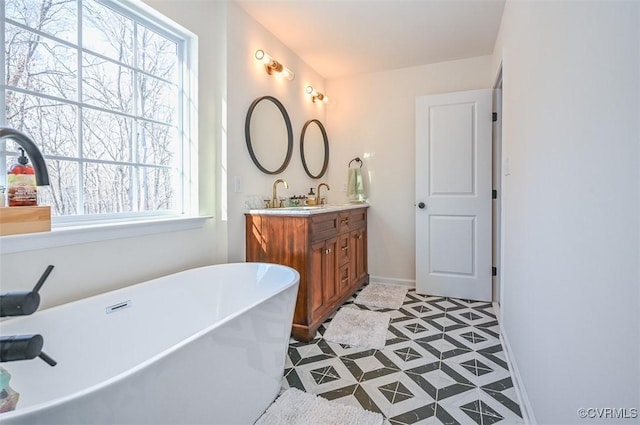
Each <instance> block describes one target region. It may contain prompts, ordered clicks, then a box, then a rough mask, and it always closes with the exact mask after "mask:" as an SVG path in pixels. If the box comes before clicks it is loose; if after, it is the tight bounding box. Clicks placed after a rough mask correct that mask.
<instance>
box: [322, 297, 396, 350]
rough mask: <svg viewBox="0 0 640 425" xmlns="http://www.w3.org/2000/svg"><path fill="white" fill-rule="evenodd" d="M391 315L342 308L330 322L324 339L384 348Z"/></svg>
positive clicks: (364, 346) (358, 345) (357, 345)
mask: <svg viewBox="0 0 640 425" xmlns="http://www.w3.org/2000/svg"><path fill="white" fill-rule="evenodd" d="M390 320H391V316H390V315H389V314H388V313H381V312H379V311H369V310H359V309H356V308H350V307H345V308H341V309H340V310H339V311H338V312H337V313H336V315H335V316H334V318H333V319H332V320H331V322H330V323H329V327H328V328H327V330H326V331H325V333H324V339H326V340H327V341H331V342H337V343H338V344H346V345H353V346H356V347H363V348H377V349H380V350H381V349H383V348H384V344H385V341H386V339H387V328H388V327H389V321H390Z"/></svg>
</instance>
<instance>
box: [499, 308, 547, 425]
mask: <svg viewBox="0 0 640 425" xmlns="http://www.w3.org/2000/svg"><path fill="white" fill-rule="evenodd" d="M493 310H494V311H495V313H496V318H497V319H498V324H499V326H500V340H501V341H502V346H503V347H504V354H505V356H506V357H507V361H508V362H509V364H510V365H511V374H512V376H513V387H514V389H515V390H516V395H517V396H518V402H519V403H520V411H521V413H522V419H524V423H525V425H536V424H537V422H536V418H535V416H533V408H532V407H531V403H530V402H529V397H528V396H527V390H526V389H525V387H524V384H523V382H522V376H520V370H518V364H517V363H516V359H515V358H514V357H513V351H512V350H511V345H510V344H509V338H508V337H507V332H506V329H505V328H504V326H503V322H502V312H501V311H500V305H499V304H498V303H497V302H495V301H494V302H493Z"/></svg>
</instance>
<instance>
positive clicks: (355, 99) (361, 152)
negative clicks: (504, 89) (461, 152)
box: [327, 56, 493, 284]
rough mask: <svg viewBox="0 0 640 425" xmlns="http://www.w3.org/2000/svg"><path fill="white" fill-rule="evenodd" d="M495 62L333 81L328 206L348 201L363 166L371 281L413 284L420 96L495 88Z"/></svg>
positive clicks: (428, 67)
mask: <svg viewBox="0 0 640 425" xmlns="http://www.w3.org/2000/svg"><path fill="white" fill-rule="evenodd" d="M490 71H491V56H483V57H476V58H471V59H465V60H459V61H452V62H443V63H438V64H434V65H425V66H419V67H413V68H405V69H398V70H394V71H387V72H378V73H371V74H364V75H355V76H352V77H346V78H340V79H333V80H328V81H327V95H328V96H329V97H330V98H331V103H329V105H328V111H327V131H328V133H329V138H330V145H331V166H330V168H329V173H328V178H327V180H328V182H329V184H330V186H331V188H332V190H331V192H329V197H330V202H332V203H341V202H346V201H347V196H346V193H345V192H343V187H344V184H345V183H346V182H347V173H348V171H347V165H348V163H349V161H350V160H351V159H353V158H354V157H360V158H361V159H362V160H363V161H364V165H363V168H362V170H363V173H364V174H365V185H366V190H367V192H368V195H369V199H368V202H369V203H370V204H371V207H370V208H369V227H368V231H369V236H368V243H369V245H368V248H369V251H368V252H369V273H370V274H371V276H372V278H375V279H379V278H382V279H384V280H388V281H396V282H398V283H405V284H414V283H415V207H414V203H415V162H416V161H415V99H416V96H421V95H427V94H436V93H445V92H454V91H463V90H474V89H480V88H491V86H492V83H493V76H492V75H491V72H490Z"/></svg>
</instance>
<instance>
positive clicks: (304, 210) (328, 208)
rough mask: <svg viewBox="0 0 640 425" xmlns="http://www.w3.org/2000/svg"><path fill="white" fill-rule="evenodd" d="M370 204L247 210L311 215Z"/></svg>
mask: <svg viewBox="0 0 640 425" xmlns="http://www.w3.org/2000/svg"><path fill="white" fill-rule="evenodd" d="M368 207H369V204H367V203H366V202H359V203H349V204H341V205H331V204H329V205H318V206H303V207H285V208H264V209H255V210H247V211H245V213H246V214H251V215H262V214H266V215H311V214H323V213H328V212H337V211H345V210H353V209H356V208H368Z"/></svg>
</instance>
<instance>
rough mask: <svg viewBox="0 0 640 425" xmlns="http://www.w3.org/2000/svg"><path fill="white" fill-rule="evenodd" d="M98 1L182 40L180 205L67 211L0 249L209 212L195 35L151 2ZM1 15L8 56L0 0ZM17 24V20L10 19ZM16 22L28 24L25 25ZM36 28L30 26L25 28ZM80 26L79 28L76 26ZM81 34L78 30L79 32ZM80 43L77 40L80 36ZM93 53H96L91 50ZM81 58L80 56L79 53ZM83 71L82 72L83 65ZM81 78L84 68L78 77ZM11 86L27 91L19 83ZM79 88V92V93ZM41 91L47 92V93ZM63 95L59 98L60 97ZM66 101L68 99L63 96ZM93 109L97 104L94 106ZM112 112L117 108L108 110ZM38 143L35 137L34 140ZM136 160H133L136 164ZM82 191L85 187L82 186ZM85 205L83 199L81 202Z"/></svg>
mask: <svg viewBox="0 0 640 425" xmlns="http://www.w3.org/2000/svg"><path fill="white" fill-rule="evenodd" d="M98 1H99V2H100V3H102V4H104V5H105V6H107V7H110V8H112V9H114V10H116V11H117V12H119V13H121V14H123V15H125V16H127V17H129V18H131V19H133V20H136V21H137V22H144V25H145V26H146V27H148V28H150V29H152V30H153V31H155V32H157V33H158V34H161V35H163V36H165V37H167V38H170V39H172V40H174V41H176V42H178V46H179V47H178V52H179V55H180V60H181V65H182V66H181V67H180V68H181V69H180V71H179V72H180V74H181V83H182V87H181V90H180V95H181V97H182V101H181V102H179V105H180V106H179V123H178V131H179V133H180V135H181V139H182V176H181V177H182V178H181V182H180V184H181V186H182V190H181V199H176V203H177V204H178V203H181V208H180V209H181V211H179V212H178V213H176V211H146V212H133V213H117V214H104V215H97V214H79V215H76V216H68V217H53V218H52V231H51V232H48V233H33V234H24V235H13V236H0V254H8V253H13V252H21V251H30V250H36V249H46V248H53V247H58V246H66V245H74V244H79V243H87V242H96V241H103V240H110V239H117V238H125V237H135V236H144V235H149V234H155V233H158V232H171V231H181V230H189V229H195V228H200V227H202V226H203V225H204V222H205V221H206V220H207V219H209V218H211V217H210V216H199V215H198V210H199V202H198V167H197V164H198V157H197V152H198V146H197V140H198V132H197V129H198V122H197V81H198V75H197V43H198V41H197V36H196V35H195V34H193V33H192V32H190V31H189V30H187V29H185V28H183V27H182V26H180V25H178V24H176V23H175V22H173V21H172V20H170V19H169V18H167V17H165V16H164V15H162V14H160V13H159V12H157V11H156V10H154V9H153V8H151V7H150V6H148V5H146V4H144V3H142V2H141V1H140V0H98ZM77 2H78V11H79V13H78V15H79V16H78V19H79V20H80V19H82V13H81V10H82V9H81V4H82V3H81V2H82V0H77ZM0 13H1V15H0V18H1V19H2V28H1V29H2V30H1V31H0V44H1V45H2V46H3V51H2V52H0V56H2V57H3V58H4V22H5V5H4V1H0ZM12 24H14V25H15V23H13V22H12ZM17 24H18V26H20V27H24V25H20V24H19V23H17ZM27 29H29V31H34V30H33V29H32V28H27ZM35 32H37V31H35ZM78 32H80V30H78ZM42 35H43V36H45V37H47V38H49V39H52V40H55V41H56V42H60V43H62V44H64V45H66V46H69V47H73V48H78V46H76V45H73V44H71V43H69V42H66V41H64V40H60V39H57V38H56V37H54V36H51V35H49V34H42ZM79 37H80V34H79ZM78 43H79V40H78ZM92 54H94V53H93V52H92ZM79 60H81V59H79ZM79 72H81V71H80V70H79ZM78 78H80V79H81V74H80V75H79V77H78ZM5 80H6V76H5V69H4V66H3V67H2V68H1V69H0V83H2V90H3V93H2V95H1V96H0V110H2V111H4V108H5V96H4V92H5V90H7V86H6V85H5V84H4V81H5ZM10 89H11V90H16V91H21V92H23V93H24V92H25V91H24V90H21V89H17V88H13V87H11V88H10ZM80 94H81V93H80ZM42 97H45V98H46V97H47V96H46V95H44V96H42ZM56 100H60V99H56ZM64 102H67V100H64ZM68 103H69V104H72V105H76V106H78V105H80V104H82V99H81V98H78V100H76V101H69V102H68ZM91 107H92V108H93V109H98V110H99V109H100V108H96V107H95V106H93V105H92V106H91ZM108 112H109V113H113V111H108ZM0 120H1V122H2V125H6V117H5V116H4V115H3V116H2V117H0ZM81 135H82V130H81V129H79V132H78V137H81ZM35 142H36V143H37V140H36V141H35ZM5 155H7V152H6V148H5V143H0V159H1V160H0V173H1V174H2V175H5V176H6V160H5V159H4V158H5ZM134 165H135V164H134ZM80 192H82V190H81V189H80ZM79 207H81V205H79Z"/></svg>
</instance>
